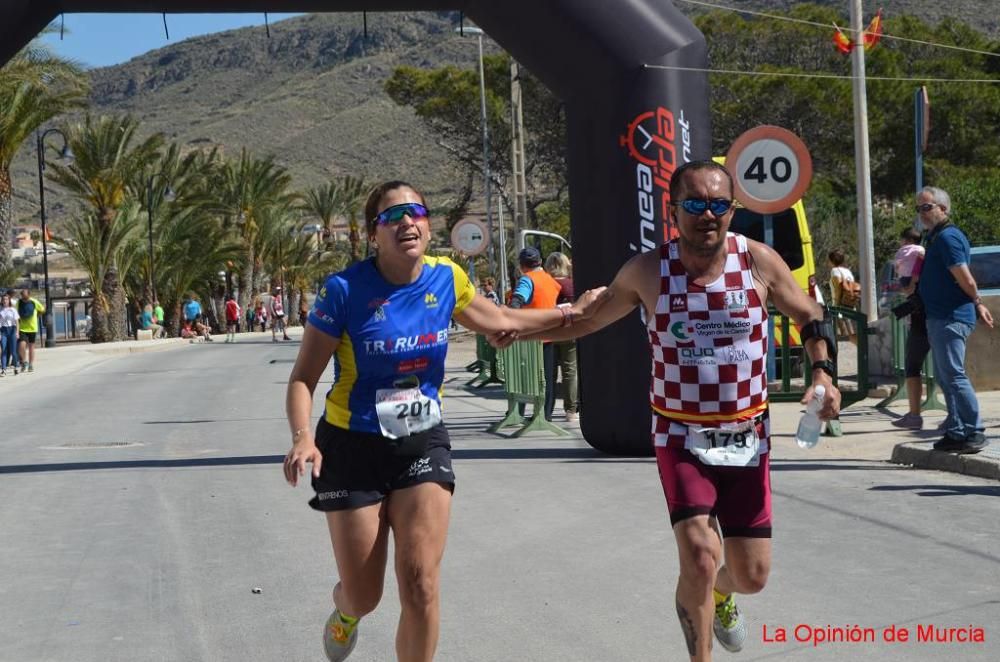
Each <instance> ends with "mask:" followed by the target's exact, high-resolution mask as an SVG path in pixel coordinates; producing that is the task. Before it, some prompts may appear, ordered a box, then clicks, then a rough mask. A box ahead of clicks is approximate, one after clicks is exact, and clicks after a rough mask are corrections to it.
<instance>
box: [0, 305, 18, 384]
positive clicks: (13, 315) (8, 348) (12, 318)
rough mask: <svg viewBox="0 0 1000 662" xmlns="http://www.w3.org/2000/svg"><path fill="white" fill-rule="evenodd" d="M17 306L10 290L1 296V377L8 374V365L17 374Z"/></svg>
mask: <svg viewBox="0 0 1000 662" xmlns="http://www.w3.org/2000/svg"><path fill="white" fill-rule="evenodd" d="M20 319H21V316H20V315H18V314H17V308H15V307H14V304H13V303H11V300H10V292H4V293H3V296H2V297H0V377H2V376H5V375H6V374H7V366H10V367H11V368H13V369H14V374H15V375H16V374H17V366H18V365H19V363H18V360H17V341H18V337H19V332H18V328H17V327H18V320H20Z"/></svg>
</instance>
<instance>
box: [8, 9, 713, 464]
mask: <svg viewBox="0 0 1000 662" xmlns="http://www.w3.org/2000/svg"><path fill="white" fill-rule="evenodd" d="M279 7H280V9H281V11H286V12H287V11H301V12H336V11H417V10H449V9H453V10H461V11H463V12H464V13H465V15H466V16H468V17H469V19H471V20H472V21H474V22H475V23H476V25H478V26H479V27H481V28H482V29H483V30H485V31H486V32H488V33H489V35H490V36H491V37H493V39H495V40H496V41H497V42H498V43H499V44H500V45H501V46H503V48H505V49H506V50H507V51H508V52H509V53H510V54H511V55H512V56H513V57H514V58H516V59H517V60H518V62H520V63H522V64H523V65H525V66H526V67H528V68H529V69H530V70H531V72H532V73H533V74H534V75H536V76H537V77H538V78H539V79H540V80H542V82H544V83H545V84H546V85H547V86H548V87H549V88H550V89H551V90H552V91H553V92H554V93H555V94H557V95H558V96H559V97H560V98H562V99H563V101H564V102H565V103H566V115H567V122H568V135H567V140H568V146H569V149H568V156H569V185H570V197H571V213H572V234H573V263H574V269H575V273H574V278H575V282H576V287H577V291H583V290H584V289H586V288H590V287H594V286H598V285H605V284H608V283H610V281H611V279H612V278H613V277H614V275H615V273H616V272H617V270H618V268H619V267H620V266H621V265H622V264H624V262H625V261H626V260H627V259H628V258H630V257H631V256H632V255H634V254H636V253H637V252H639V251H645V250H649V249H652V248H654V247H656V246H657V245H659V244H660V243H661V242H662V240H663V237H664V232H665V228H666V223H665V221H666V218H667V202H668V200H669V197H668V195H669V194H668V187H667V184H668V182H669V179H670V174H671V173H672V172H673V171H674V169H675V168H676V167H677V166H678V165H680V164H682V163H684V162H686V161H689V160H692V159H696V158H707V157H709V156H711V126H710V118H709V113H708V93H707V92H708V90H707V87H708V84H707V75H706V74H704V73H700V72H693V71H681V70H678V69H660V68H648V67H646V66H645V65H670V66H673V67H690V68H701V69H704V68H705V67H706V66H707V51H706V47H705V40H704V37H703V36H702V35H701V33H700V32H699V31H698V30H697V29H696V28H695V27H694V26H693V25H692V24H691V22H690V21H688V20H687V18H685V17H684V16H683V15H682V14H681V13H680V12H679V11H678V10H677V8H676V7H674V5H673V4H672V3H671V2H670V1H669V0H601V1H600V2H597V1H593V2H581V1H580V0H504V1H503V2H498V1H497V0H452V1H451V2H447V1H442V0H367V1H365V0H289V1H287V2H280V3H279V2H275V1H274V0H269V1H262V0H171V1H165V0H164V1H157V0H0V15H2V16H3V21H2V22H0V63H2V62H6V61H7V60H8V59H9V58H10V57H11V56H12V55H13V54H14V53H16V52H17V51H18V50H19V49H20V48H21V47H22V46H24V45H25V44H26V43H28V41H29V40H30V39H31V38H32V37H34V36H35V35H36V34H37V33H38V32H39V31H40V30H41V29H42V28H44V27H45V26H46V25H48V24H49V23H50V22H51V21H52V20H53V19H55V18H56V17H57V16H58V15H59V13H60V12H67V13H73V12H162V11H169V12H174V13H181V12H193V13H199V12H201V13H205V12H247V11H259V12H263V11H267V10H275V9H278V8H279ZM579 363H580V367H579V374H580V381H581V384H580V397H581V401H582V403H583V408H584V409H585V414H584V416H583V417H582V424H583V434H584V437H585V438H586V439H587V441H588V443H590V444H591V445H592V446H594V447H595V448H598V449H600V450H602V451H605V452H609V453H615V454H643V455H645V454H651V453H652V448H651V445H650V437H649V404H648V402H649V396H648V388H649V370H650V357H649V350H648V344H647V340H646V337H645V330H644V327H643V326H642V324H641V322H640V320H639V315H638V313H633V314H631V315H629V316H628V317H626V318H625V319H623V320H621V321H620V322H618V323H617V324H615V325H613V326H611V327H609V328H607V329H604V330H603V331H602V332H600V333H597V334H594V335H593V336H590V337H587V338H584V339H582V340H581V341H580V352H579Z"/></svg>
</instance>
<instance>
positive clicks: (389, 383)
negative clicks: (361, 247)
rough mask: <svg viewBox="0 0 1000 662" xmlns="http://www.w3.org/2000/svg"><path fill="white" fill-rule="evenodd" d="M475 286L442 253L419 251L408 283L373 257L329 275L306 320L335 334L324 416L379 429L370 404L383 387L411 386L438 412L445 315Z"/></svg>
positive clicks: (347, 426) (379, 397)
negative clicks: (388, 277)
mask: <svg viewBox="0 0 1000 662" xmlns="http://www.w3.org/2000/svg"><path fill="white" fill-rule="evenodd" d="M475 293H476V291H475V288H474V287H473V286H472V283H471V282H470V281H469V277H468V276H466V274H465V272H464V271H462V269H461V268H460V267H459V266H458V265H457V264H455V263H454V262H452V261H451V260H449V259H447V258H435V257H424V265H423V270H422V271H421V273H420V276H419V277H418V278H417V280H416V281H414V282H413V283H409V284H407V285H393V284H391V283H388V282H386V281H385V279H383V278H382V276H381V274H379V272H378V270H377V269H376V268H375V262H374V260H373V259H368V260H365V261H363V262H359V263H357V264H355V265H353V266H351V267H348V268H347V269H345V270H344V271H341V272H340V273H337V274H333V275H332V276H330V277H329V278H328V279H327V281H326V284H325V285H324V286H323V288H322V289H321V290H320V292H319V295H318V296H317V297H316V302H315V304H314V306H313V309H312V310H311V311H310V313H309V323H310V324H312V325H313V326H315V327H316V328H317V329H318V330H320V331H322V332H324V333H327V334H329V335H331V336H333V337H335V338H337V339H339V340H340V345H339V346H338V347H337V351H336V353H335V354H334V384H333V387H332V388H331V389H330V391H329V393H327V396H326V420H327V422H328V423H330V424H331V425H335V426H337V427H340V428H345V429H348V430H357V431H360V432H372V433H376V434H386V430H385V422H384V419H383V425H380V423H379V415H378V413H377V411H376V403H377V402H378V401H382V402H384V401H385V399H386V398H387V397H388V396H386V395H385V394H386V393H390V391H396V392H405V390H406V389H411V390H414V392H415V389H416V388H417V387H419V390H420V394H422V395H423V396H424V397H425V398H426V401H431V400H432V401H433V403H428V402H426V401H425V404H433V406H434V407H435V408H436V409H437V411H438V412H440V405H441V393H440V391H441V382H442V381H443V380H444V360H445V355H446V354H447V352H448V330H449V328H450V321H451V317H452V315H453V314H454V313H458V312H461V311H462V310H464V309H465V307H466V306H468V305H469V304H470V303H471V302H472V299H473V297H474V296H475ZM396 406H399V405H396ZM417 406H420V405H417ZM438 415H439V414H438ZM402 434H405V432H403V433H400V434H399V436H402ZM387 436H393V435H391V434H388V435H387Z"/></svg>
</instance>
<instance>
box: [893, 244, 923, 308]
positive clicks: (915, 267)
mask: <svg viewBox="0 0 1000 662" xmlns="http://www.w3.org/2000/svg"><path fill="white" fill-rule="evenodd" d="M899 240H900V246H899V250H897V251H896V257H895V259H894V262H895V266H896V278H898V279H899V286H900V288H902V291H903V293H904V294H910V293H912V292H913V291H914V289H915V285H914V284H915V283H916V279H917V278H919V277H920V270H921V268H923V265H924V247H923V246H921V245H920V233H919V232H917V231H916V230H914V229H913V228H906V229H905V230H903V232H902V233H900V235H899Z"/></svg>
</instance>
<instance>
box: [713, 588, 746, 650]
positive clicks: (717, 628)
mask: <svg viewBox="0 0 1000 662" xmlns="http://www.w3.org/2000/svg"><path fill="white" fill-rule="evenodd" d="M712 630H713V631H714V632H715V638H716V639H718V640H719V643H720V644H722V647H723V648H725V649H726V650H727V651H729V652H730V653H736V652H739V651H740V650H741V649H742V648H743V642H745V641H746V640H747V621H746V619H745V618H743V614H742V613H740V609H739V607H737V606H736V600H734V599H733V596H732V595H729V596H728V597H727V598H726V599H725V600H723V601H722V602H720V603H719V604H717V605H716V606H715V622H714V623H712Z"/></svg>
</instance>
